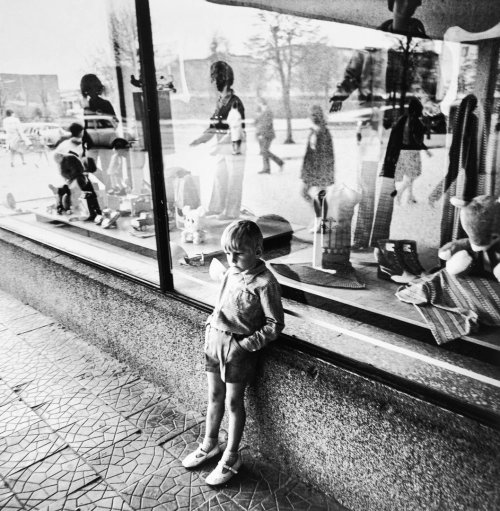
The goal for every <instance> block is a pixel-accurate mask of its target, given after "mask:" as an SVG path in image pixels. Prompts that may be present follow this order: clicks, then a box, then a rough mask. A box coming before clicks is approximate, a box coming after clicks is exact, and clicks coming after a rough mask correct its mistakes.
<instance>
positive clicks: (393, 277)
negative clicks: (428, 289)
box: [375, 240, 425, 284]
mask: <svg viewBox="0 0 500 511" xmlns="http://www.w3.org/2000/svg"><path fill="white" fill-rule="evenodd" d="M377 244H378V248H376V249H375V258H376V260H377V263H378V270H377V277H378V278H380V279H383V280H389V281H392V282H397V283H398V284H407V283H408V282H411V281H412V280H414V279H416V278H417V277H419V276H420V275H422V274H423V273H425V270H424V268H423V267H422V265H421V264H420V261H419V260H418V254H417V243H416V241H413V240H378V241H377Z"/></svg>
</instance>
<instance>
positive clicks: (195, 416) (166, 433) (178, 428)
mask: <svg viewBox="0 0 500 511" xmlns="http://www.w3.org/2000/svg"><path fill="white" fill-rule="evenodd" d="M128 420H129V421H130V422H132V423H134V424H135V425H136V426H137V427H139V428H140V429H141V431H142V432H143V433H144V434H145V435H148V436H149V438H150V439H151V440H153V441H155V442H157V443H158V444H160V443H165V442H167V441H168V440H170V439H171V438H173V437H175V436H177V435H179V434H180V433H182V432H183V431H186V430H187V429H190V428H192V427H194V426H196V425H197V424H200V423H202V422H204V421H205V418H204V416H203V415H201V414H200V413H197V412H186V413H184V412H180V411H178V410H177V409H176V408H175V405H172V403H171V401H170V400H166V401H161V402H160V403H158V404H156V405H154V406H150V407H149V408H146V409H145V410H143V411H142V412H139V413H136V414H134V415H131V416H130V417H128Z"/></svg>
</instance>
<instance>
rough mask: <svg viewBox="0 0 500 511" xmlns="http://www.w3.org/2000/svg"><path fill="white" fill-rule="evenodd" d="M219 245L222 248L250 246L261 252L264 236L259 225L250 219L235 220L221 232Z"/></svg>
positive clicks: (232, 248) (230, 248)
mask: <svg viewBox="0 0 500 511" xmlns="http://www.w3.org/2000/svg"><path fill="white" fill-rule="evenodd" d="M221 245H222V248H223V249H224V250H234V251H236V250H241V248H243V247H245V248H251V249H255V251H257V250H260V251H261V252H262V250H263V248H264V237H263V236H262V231H261V230H260V227H259V226H258V225H257V224H256V223H255V222H252V220H235V221H234V222H231V223H230V224H229V225H228V226H227V227H226V228H225V229H224V232H223V233H222V237H221Z"/></svg>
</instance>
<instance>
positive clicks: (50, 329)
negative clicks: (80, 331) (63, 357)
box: [20, 323, 77, 350]
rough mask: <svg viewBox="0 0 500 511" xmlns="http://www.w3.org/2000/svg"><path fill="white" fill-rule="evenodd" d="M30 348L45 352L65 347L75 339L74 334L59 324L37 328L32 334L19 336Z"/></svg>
mask: <svg viewBox="0 0 500 511" xmlns="http://www.w3.org/2000/svg"><path fill="white" fill-rule="evenodd" d="M20 337H21V338H22V339H23V340H24V341H26V342H27V343H28V344H29V345H30V346H33V347H37V348H40V349H43V350H47V349H48V348H49V347H52V346H58V347H59V348H60V347H62V346H65V345H66V344H67V343H68V342H69V341H70V340H71V339H74V338H76V337H77V336H76V334H75V333H74V332H71V331H70V330H66V329H65V328H64V327H63V326H61V325H59V324H57V323H56V324H52V325H47V326H44V327H43V328H39V329H38V330H36V331H33V332H26V333H23V334H21V336H20Z"/></svg>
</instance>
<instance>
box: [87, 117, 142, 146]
mask: <svg viewBox="0 0 500 511" xmlns="http://www.w3.org/2000/svg"><path fill="white" fill-rule="evenodd" d="M83 124H84V128H85V137H86V140H87V144H88V147H107V148H111V149H114V148H116V149H125V148H127V147H130V145H131V144H132V143H133V142H135V141H136V138H135V137H134V136H133V135H132V134H131V133H129V132H128V131H126V130H124V129H123V127H122V126H121V124H120V123H119V122H118V121H117V119H116V118H115V117H113V116H111V115H86V116H85V117H84V120H83Z"/></svg>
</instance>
